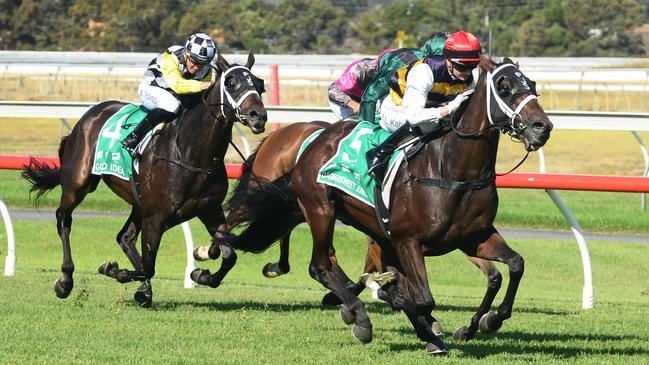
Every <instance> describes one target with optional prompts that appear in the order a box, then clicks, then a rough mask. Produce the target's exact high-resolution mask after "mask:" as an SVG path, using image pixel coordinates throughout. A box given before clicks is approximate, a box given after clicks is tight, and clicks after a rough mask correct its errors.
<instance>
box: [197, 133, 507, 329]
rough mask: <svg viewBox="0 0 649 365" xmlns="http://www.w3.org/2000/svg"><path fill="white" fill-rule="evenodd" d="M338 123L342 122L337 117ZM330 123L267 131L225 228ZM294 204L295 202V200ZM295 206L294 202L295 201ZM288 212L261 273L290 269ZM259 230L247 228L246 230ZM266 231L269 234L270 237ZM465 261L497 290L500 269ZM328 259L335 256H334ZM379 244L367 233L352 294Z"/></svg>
mask: <svg viewBox="0 0 649 365" xmlns="http://www.w3.org/2000/svg"><path fill="white" fill-rule="evenodd" d="M338 123H344V121H339V122H338ZM329 126H331V124H330V123H327V122H322V121H313V122H310V123H293V124H290V125H288V126H286V127H284V128H281V129H279V130H277V131H275V132H273V133H272V134H271V135H269V136H268V137H266V138H265V139H264V140H263V141H262V142H261V143H260V145H259V147H258V148H257V150H256V151H255V153H253V154H252V155H251V156H250V157H249V158H248V159H247V160H246V162H245V163H244V166H243V171H242V174H241V177H240V179H239V182H238V184H237V186H236V188H235V190H234V193H233V194H232V198H231V199H230V200H229V201H228V204H227V206H226V210H228V211H229V213H228V215H227V217H226V222H227V224H228V229H229V230H232V229H234V228H235V227H237V226H239V225H241V224H244V225H245V224H248V223H250V222H251V221H254V214H255V212H256V206H260V204H261V205H263V202H258V203H255V199H254V197H253V196H254V194H255V191H256V190H259V189H262V187H263V186H264V185H266V184H268V183H270V182H273V181H276V180H277V179H280V178H281V177H282V176H283V175H285V174H287V173H289V172H290V171H291V170H292V169H293V168H294V167H295V163H296V162H297V158H298V152H299V150H300V147H301V146H302V144H303V142H304V141H305V140H306V139H307V138H308V137H309V136H311V135H312V134H313V133H315V132H317V131H319V130H322V129H324V128H327V127H329ZM296 204H297V202H296ZM296 206H297V205H296ZM292 213H297V214H296V215H295V216H294V217H293V219H292V224H290V225H288V226H286V225H285V226H282V227H283V228H284V229H285V230H286V232H285V233H284V234H283V235H282V237H281V238H280V257H279V260H278V261H277V262H275V263H268V264H266V265H265V266H264V267H263V269H262V273H263V274H264V276H266V277H270V278H274V277H278V276H281V275H283V274H286V273H288V272H289V271H290V269H291V266H290V262H289V247H290V235H291V231H292V230H293V228H295V226H297V225H298V224H300V223H304V222H306V220H305V219H304V216H303V215H302V214H301V212H300V211H299V210H297V209H295V210H294V211H293V212H292ZM252 231H259V232H263V231H262V230H248V232H252ZM274 236H275V235H270V236H269V237H274ZM207 251H208V249H207V248H206V247H197V248H196V250H194V257H195V258H196V259H197V260H199V261H203V260H206V259H207V257H205V254H206V252H207ZM467 258H468V259H469V261H471V262H472V263H474V264H475V265H476V266H477V267H478V268H479V269H480V270H481V271H482V272H483V273H485V275H486V276H487V278H488V280H489V284H490V285H489V287H492V288H495V290H496V291H497V290H498V288H499V285H497V283H495V281H496V280H500V277H501V276H500V273H499V272H498V269H497V268H496V266H495V265H494V264H493V263H492V262H491V261H487V260H483V259H480V258H475V257H467ZM332 260H336V259H335V257H333V258H332ZM382 266H383V265H382V264H381V247H380V246H379V245H378V244H376V242H374V240H373V239H372V238H371V237H369V236H368V237H367V256H366V259H365V267H364V270H363V275H361V279H360V280H359V281H357V282H356V284H355V288H354V289H352V291H353V292H354V293H356V295H359V294H360V293H361V292H362V291H363V290H364V289H365V287H366V286H365V284H366V278H368V276H367V275H365V274H371V273H375V272H377V273H381V272H382ZM322 303H323V304H324V305H339V304H341V303H342V302H341V301H340V299H339V298H338V297H336V296H335V294H333V293H328V294H327V295H325V296H324V298H323V299H322ZM441 332H442V330H441V327H440V328H437V329H436V333H438V334H440V333H441Z"/></svg>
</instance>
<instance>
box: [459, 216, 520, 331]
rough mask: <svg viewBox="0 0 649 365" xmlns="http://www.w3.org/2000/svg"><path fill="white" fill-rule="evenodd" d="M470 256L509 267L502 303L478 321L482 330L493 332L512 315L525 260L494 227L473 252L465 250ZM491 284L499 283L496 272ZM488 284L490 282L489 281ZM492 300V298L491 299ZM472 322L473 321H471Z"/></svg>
mask: <svg viewBox="0 0 649 365" xmlns="http://www.w3.org/2000/svg"><path fill="white" fill-rule="evenodd" d="M465 252H466V253H467V254H470V255H471V256H474V257H478V258H481V259H485V260H491V261H499V262H504V263H505V264H507V266H508V267H509V283H508V285H507V291H506V293H505V297H504V298H503V301H502V303H501V304H500V306H498V311H497V312H489V313H486V314H485V315H483V316H482V317H481V318H480V319H479V320H478V321H479V323H478V326H479V328H480V330H481V331H483V332H495V331H497V330H498V329H500V327H501V326H502V324H503V321H505V320H506V319H509V318H510V317H511V315H512V308H513V306H514V299H515V298H516V292H517V291H518V285H519V284H520V281H521V279H522V277H523V272H524V271H525V262H524V260H523V257H521V255H519V254H518V253H517V252H516V251H514V250H512V249H511V248H510V247H509V246H508V245H507V243H506V242H505V239H504V238H503V237H502V236H501V235H500V233H498V232H497V231H496V230H495V229H494V231H493V233H492V234H491V235H490V236H489V238H487V240H486V241H485V242H483V243H481V244H479V245H477V246H476V247H475V249H474V250H473V252H471V251H468V250H467V251H465ZM494 276H495V279H494V282H493V285H498V286H499V285H500V283H499V282H500V278H499V275H498V274H494ZM490 284H492V283H491V282H490ZM492 301H493V299H492ZM475 319H476V318H474V320H475ZM472 322H473V321H472Z"/></svg>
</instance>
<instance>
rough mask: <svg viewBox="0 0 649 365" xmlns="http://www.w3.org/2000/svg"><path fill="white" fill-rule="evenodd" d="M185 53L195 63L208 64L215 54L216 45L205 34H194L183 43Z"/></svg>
mask: <svg viewBox="0 0 649 365" xmlns="http://www.w3.org/2000/svg"><path fill="white" fill-rule="evenodd" d="M185 52H186V53H187V56H189V58H191V59H192V61H194V62H195V63H198V64H206V63H210V61H212V59H213V58H214V55H215V54H216V44H214V41H213V40H212V38H210V36H209V35H207V34H205V33H194V34H192V35H190V36H189V38H188V39H187V42H185Z"/></svg>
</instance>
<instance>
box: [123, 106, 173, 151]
mask: <svg viewBox="0 0 649 365" xmlns="http://www.w3.org/2000/svg"><path fill="white" fill-rule="evenodd" d="M174 116H175V114H173V113H171V112H168V111H166V110H164V109H154V110H152V111H150V112H149V113H148V114H147V115H146V117H145V118H144V120H143V121H142V122H140V124H138V126H137V127H135V129H134V130H133V132H131V133H130V134H129V135H128V136H126V138H124V140H123V141H122V146H123V147H124V149H125V150H127V151H128V153H130V154H131V156H133V157H135V156H134V153H135V148H136V147H137V145H138V143H140V141H141V140H142V138H144V135H146V134H147V132H149V131H150V130H151V129H153V127H155V126H156V125H157V124H158V123H161V122H166V121H169V120H171V119H173V117H174Z"/></svg>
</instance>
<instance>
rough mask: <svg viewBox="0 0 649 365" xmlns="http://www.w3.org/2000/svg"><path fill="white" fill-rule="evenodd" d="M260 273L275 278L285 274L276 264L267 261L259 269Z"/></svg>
mask: <svg viewBox="0 0 649 365" xmlns="http://www.w3.org/2000/svg"><path fill="white" fill-rule="evenodd" d="M261 272H262V274H264V276H265V277H267V278H276V277H278V276H281V275H284V274H286V273H285V272H284V271H282V270H281V269H280V268H279V266H278V265H277V264H271V263H267V264H266V265H265V266H264V268H263V269H261Z"/></svg>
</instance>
